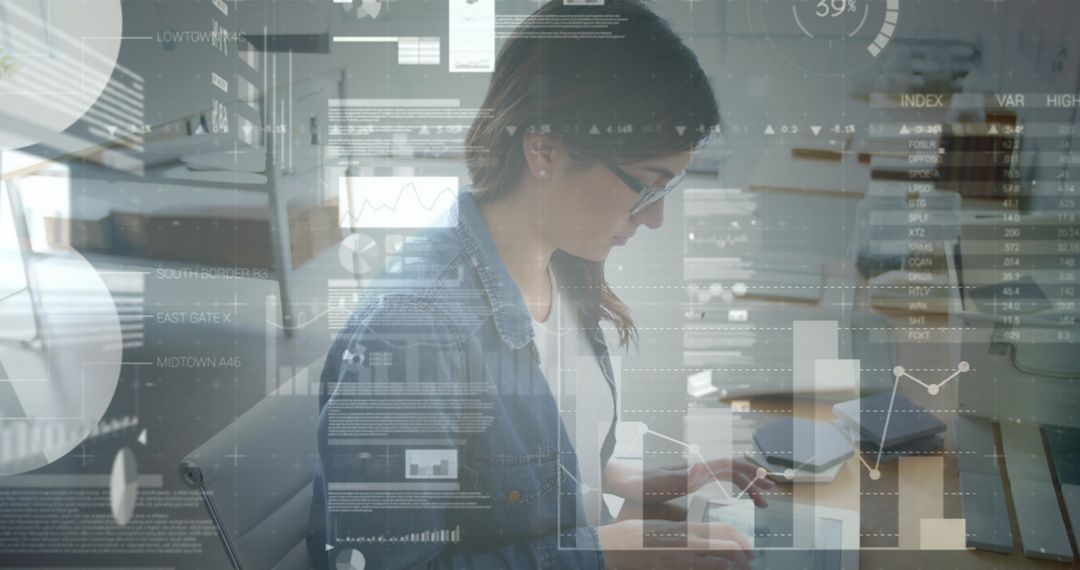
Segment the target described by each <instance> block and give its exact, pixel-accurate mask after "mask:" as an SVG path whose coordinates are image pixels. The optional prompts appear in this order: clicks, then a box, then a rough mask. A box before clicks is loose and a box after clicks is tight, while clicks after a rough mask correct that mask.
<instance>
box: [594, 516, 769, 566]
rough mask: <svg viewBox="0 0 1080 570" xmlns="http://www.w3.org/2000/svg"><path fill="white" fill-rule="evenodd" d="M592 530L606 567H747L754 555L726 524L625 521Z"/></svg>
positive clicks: (745, 540)
mask: <svg viewBox="0 0 1080 570" xmlns="http://www.w3.org/2000/svg"><path fill="white" fill-rule="evenodd" d="M596 533H597V535H599V537H600V546H601V548H603V550H604V562H605V565H606V566H607V567H609V568H689V567H691V566H693V567H694V568H702V567H706V568H708V567H715V568H739V569H741V570H750V560H751V559H752V558H753V557H754V553H753V549H752V547H751V544H750V541H749V540H748V539H747V538H746V537H745V536H743V535H742V534H741V533H739V531H737V530H735V528H734V527H732V526H731V525H728V524H720V523H685V522H675V521H664V520H627V521H621V522H617V523H615V524H610V525H605V526H602V527H598V528H597V529H596ZM645 536H648V537H649V547H648V548H645V547H644V546H643V540H644V537H645Z"/></svg>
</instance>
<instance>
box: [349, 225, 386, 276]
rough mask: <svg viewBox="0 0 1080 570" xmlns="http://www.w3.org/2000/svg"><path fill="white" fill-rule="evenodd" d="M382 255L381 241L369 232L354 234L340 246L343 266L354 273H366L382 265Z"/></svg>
mask: <svg viewBox="0 0 1080 570" xmlns="http://www.w3.org/2000/svg"><path fill="white" fill-rule="evenodd" d="M380 256H381V254H380V253H379V242H377V241H375V240H374V239H372V237H371V236H369V235H367V234H353V235H351V236H349V237H347V238H345V239H344V240H342V242H341V245H340V246H339V247H338V260H339V261H341V266H342V267H344V268H345V270H346V271H348V272H349V273H352V274H353V275H364V274H366V273H371V272H372V271H375V270H376V269H378V268H379V267H381V265H382V263H381V260H380Z"/></svg>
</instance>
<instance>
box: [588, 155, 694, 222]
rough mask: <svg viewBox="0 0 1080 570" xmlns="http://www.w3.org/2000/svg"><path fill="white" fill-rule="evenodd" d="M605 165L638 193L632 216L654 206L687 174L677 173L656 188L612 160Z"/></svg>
mask: <svg viewBox="0 0 1080 570" xmlns="http://www.w3.org/2000/svg"><path fill="white" fill-rule="evenodd" d="M604 166H606V167H607V168H608V170H610V171H611V172H612V174H614V175H615V176H618V177H619V179H620V180H622V181H623V182H625V183H626V185H627V186H629V187H630V189H631V190H633V191H634V192H636V193H637V194H638V200H637V202H636V203H634V207H633V208H630V215H631V216H636V215H637V214H640V213H641V212H643V211H645V208H648V207H649V206H652V205H653V204H655V203H657V202H659V201H660V200H663V199H664V197H665V196H667V195H668V194H671V191H672V190H674V189H675V187H676V186H678V185H679V183H680V182H682V179H683V177H684V176H686V171H685V170H684V171H682V172H680V173H679V174H677V175H675V177H674V178H672V179H671V180H670V181H669V182H668V183H667V184H666V185H665V186H664V187H663V188H656V187H653V186H649V185H648V184H645V183H644V182H642V181H640V180H638V179H637V178H634V177H633V176H631V175H630V174H629V173H628V172H626V171H625V170H623V169H621V168H619V167H618V166H616V165H614V164H612V163H610V162H605V163H604Z"/></svg>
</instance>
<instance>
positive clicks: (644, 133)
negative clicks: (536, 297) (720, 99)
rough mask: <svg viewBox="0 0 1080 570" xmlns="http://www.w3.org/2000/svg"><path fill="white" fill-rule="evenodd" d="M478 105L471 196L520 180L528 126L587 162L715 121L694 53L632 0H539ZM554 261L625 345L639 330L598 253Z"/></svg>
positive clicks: (635, 150) (674, 145) (666, 147)
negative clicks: (594, 1) (582, 2)
mask: <svg viewBox="0 0 1080 570" xmlns="http://www.w3.org/2000/svg"><path fill="white" fill-rule="evenodd" d="M582 16H584V17H585V18H581V19H580V20H579V22H588V23H590V24H593V25H600V26H601V27H603V28H604V29H603V30H597V29H595V28H593V29H590V28H589V27H588V26H586V27H584V28H582V32H581V34H580V35H578V36H569V37H568V36H564V35H562V34H558V33H555V34H553V33H552V31H553V30H565V29H567V27H566V26H564V24H566V23H567V22H570V21H573V19H574V18H576V17H582ZM569 29H570V30H573V29H574V28H573V27H569ZM597 31H600V32H601V33H597ZM603 32H606V34H605V33H603ZM482 109H483V110H484V112H483V113H480V114H478V115H477V118H476V120H475V121H474V122H473V124H472V127H471V128H470V130H469V134H468V137H467V138H466V142H465V144H466V148H465V159H466V162H467V163H468V166H469V174H470V176H471V178H472V183H473V192H474V193H475V194H476V196H477V199H479V200H493V199H495V198H497V197H499V196H501V195H503V194H505V193H506V192H508V191H510V190H511V189H513V188H516V187H517V184H518V182H519V181H520V179H521V176H522V175H523V173H524V172H525V168H526V162H525V153H524V151H523V150H522V141H521V137H522V136H523V135H524V134H525V133H528V132H539V133H549V134H551V135H552V136H554V137H557V138H558V139H559V141H560V142H561V143H562V144H563V146H565V148H566V150H567V152H568V153H569V154H570V155H571V156H572V157H574V158H575V160H576V161H577V162H579V163H580V164H582V165H588V164H591V163H592V162H593V161H596V160H601V159H602V160H610V161H614V162H634V161H638V160H646V159H649V158H656V157H663V156H670V155H672V154H677V153H679V152H683V151H687V150H692V149H695V148H697V147H698V146H700V145H701V144H702V143H703V142H704V141H705V140H706V139H707V138H708V137H709V136H710V135H711V134H713V133H715V132H716V131H717V130H718V129H719V126H720V112H719V109H718V108H717V104H716V99H715V96H714V95H713V91H712V87H711V86H710V85H709V81H708V78H707V77H706V76H705V72H704V71H703V70H702V69H701V65H700V64H699V63H698V60H697V57H696V56H695V55H694V53H693V52H692V51H690V49H689V48H688V47H687V46H686V45H685V44H684V43H683V42H682V40H681V39H680V38H679V37H678V36H677V35H676V34H675V33H674V32H673V31H672V30H671V27H670V26H669V25H668V23H667V22H665V21H664V20H663V19H661V18H660V17H659V16H657V15H656V14H655V13H654V12H653V11H652V10H651V9H649V7H648V6H647V5H645V4H644V3H643V2H640V1H638V0H608V1H607V2H606V3H605V5H604V6H568V5H565V4H564V3H563V1H562V0H554V1H552V2H549V3H548V4H545V5H544V6H543V7H541V8H540V9H539V10H537V11H536V12H535V13H534V14H532V15H531V16H529V17H528V18H526V19H525V21H524V22H523V23H522V24H521V25H519V26H518V27H517V28H516V29H515V30H514V32H513V33H511V35H510V37H509V38H508V39H507V40H506V42H505V43H504V44H503V46H502V49H501V50H500V52H499V57H498V59H497V60H496V63H495V70H494V72H493V73H492V76H491V84H490V86H489V87H488V92H487V96H486V98H485V99H484V103H483V105H482ZM551 264H552V268H553V269H554V271H555V275H556V278H557V279H558V281H559V283H560V288H564V289H565V290H566V291H567V292H569V293H570V294H572V295H573V296H574V297H575V300H576V301H577V303H578V307H579V310H580V311H581V314H580V317H581V318H582V323H583V325H584V326H589V325H588V324H586V323H597V322H599V321H600V320H606V321H609V322H610V323H612V324H613V325H614V326H615V328H616V329H618V331H619V343H620V344H621V345H623V346H625V345H628V344H629V343H630V342H631V341H632V340H634V339H635V338H636V337H637V329H636V328H635V326H634V321H633V319H632V318H631V316H630V310H629V308H628V307H627V306H626V304H625V303H623V302H622V300H620V299H619V297H618V296H617V295H616V294H615V292H614V291H613V290H612V289H611V287H610V285H608V283H607V281H606V279H605V278H604V264H603V262H594V261H589V260H586V259H583V258H580V257H576V256H573V255H570V254H568V253H566V252H563V251H557V252H555V254H554V255H553V256H552V259H551Z"/></svg>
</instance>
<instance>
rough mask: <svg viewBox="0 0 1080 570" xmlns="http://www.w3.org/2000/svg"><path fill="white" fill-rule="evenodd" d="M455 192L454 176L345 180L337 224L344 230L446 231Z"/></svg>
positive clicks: (383, 177)
mask: <svg viewBox="0 0 1080 570" xmlns="http://www.w3.org/2000/svg"><path fill="white" fill-rule="evenodd" d="M457 188H458V179H457V177H453V176H344V177H342V178H341V183H340V185H339V187H338V200H339V201H338V204H339V206H338V208H339V210H338V222H339V225H340V226H341V227H343V228H426V227H449V226H450V219H449V213H450V211H451V209H452V207H453V205H454V203H455V201H456V200H457V193H458V191H457Z"/></svg>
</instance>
